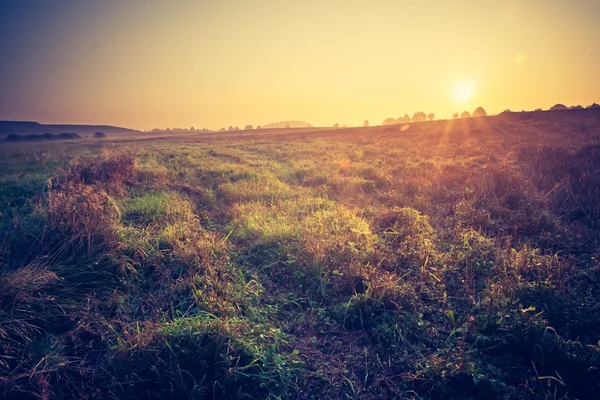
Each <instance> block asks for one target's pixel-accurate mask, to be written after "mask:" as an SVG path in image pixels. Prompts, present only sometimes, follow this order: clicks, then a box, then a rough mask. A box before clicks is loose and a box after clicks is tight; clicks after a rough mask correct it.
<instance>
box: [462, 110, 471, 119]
mask: <svg viewBox="0 0 600 400" xmlns="http://www.w3.org/2000/svg"><path fill="white" fill-rule="evenodd" d="M470 116H471V113H469V112H468V111H463V112H462V113H461V114H460V117H461V118H469V117H470Z"/></svg>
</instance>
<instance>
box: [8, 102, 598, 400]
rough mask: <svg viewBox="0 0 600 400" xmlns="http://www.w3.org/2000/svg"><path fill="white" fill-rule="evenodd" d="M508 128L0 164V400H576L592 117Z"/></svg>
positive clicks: (23, 158) (479, 125) (594, 263)
mask: <svg viewBox="0 0 600 400" xmlns="http://www.w3.org/2000/svg"><path fill="white" fill-rule="evenodd" d="M518 115H519V114H518V113H516V114H515V115H514V116H513V115H502V116H498V117H489V118H485V119H481V120H478V121H471V120H461V121H434V122H427V123H426V124H412V125H411V126H409V127H408V129H406V128H404V129H402V127H400V126H385V127H371V128H368V129H363V128H360V129H349V130H343V129H338V130H322V131H311V132H308V131H307V132H305V133H302V134H296V133H294V134H291V133H285V134H282V133H276V132H275V133H274V132H270V131H269V132H263V133H256V132H253V135H254V136H253V137H252V139H248V138H244V137H243V135H242V136H240V138H239V139H238V138H237V137H231V138H230V140H227V141H225V140H212V139H209V138H208V137H205V136H203V135H199V136H189V137H186V138H185V139H168V140H167V139H153V140H147V141H146V140H140V141H136V140H132V141H128V142H120V141H118V140H113V139H111V138H110V137H108V138H106V139H104V140H103V142H102V143H96V142H79V143H76V144H74V143H49V144H12V145H10V146H6V147H2V148H0V152H1V154H0V171H2V173H1V175H0V184H1V187H0V213H1V214H2V215H0V226H1V228H0V229H1V230H0V285H1V286H0V398H8V399H13V398H42V399H46V398H48V399H49V398H56V399H67V398H84V399H97V398H104V397H106V396H110V397H114V398H123V399H134V398H186V399H200V398H203V399H205V398H208V399H210V398H255V399H258V398H261V399H262V398H270V399H276V398H280V399H292V398H299V399H309V398H324V399H339V398H361V399H380V398H404V397H406V398H414V399H417V398H422V399H446V398H473V399H480V398H490V399H492V398H497V399H500V398H507V399H512V398H514V399H517V398H518V399H532V400H537V399H546V398H556V399H595V398H596V397H597V393H598V392H600V387H599V386H598V385H599V384H600V383H599V382H600V372H598V371H599V369H598V368H597V366H598V365H600V357H599V356H598V354H600V347H599V341H600V334H599V332H600V330H599V329H598V326H599V324H600V311H599V310H600V304H599V302H598V301H599V300H598V299H600V289H599V288H600V285H598V279H599V278H598V270H599V268H600V261H599V260H600V257H599V254H600V245H599V243H600V233H599V230H598V227H599V226H600V225H599V224H600V220H599V213H598V206H597V204H596V203H597V201H596V199H597V197H598V196H597V193H598V190H600V180H599V179H598V176H600V174H599V173H598V172H599V170H600V169H599V168H600V165H598V159H600V158H598V142H599V137H598V134H599V132H600V131H599V130H598V129H599V128H598V127H599V126H600V121H599V120H598V118H597V117H596V116H593V117H590V119H589V120H588V121H587V122H586V124H588V125H589V128H586V132H585V133H581V132H580V131H579V126H580V123H581V121H577V120H572V119H570V118H571V117H569V114H568V113H566V114H565V117H564V118H562V119H561V120H560V121H556V120H553V119H552V118H553V117H552V118H550V117H547V116H544V115H543V113H542V114H540V115H539V116H534V117H532V118H530V119H527V120H522V119H520V118H519V117H518ZM546 118H549V119H548V120H546ZM558 122H560V129H558V128H556V126H557V125H556V123H558ZM586 126H587V125H586ZM302 135H304V136H302ZM211 138H216V139H218V138H217V137H214V136H211ZM49 180H50V181H49ZM49 184H50V185H49Z"/></svg>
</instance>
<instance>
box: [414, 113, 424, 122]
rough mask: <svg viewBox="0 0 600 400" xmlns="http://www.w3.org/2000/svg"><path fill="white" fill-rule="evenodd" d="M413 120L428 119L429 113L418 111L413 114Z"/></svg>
mask: <svg viewBox="0 0 600 400" xmlns="http://www.w3.org/2000/svg"><path fill="white" fill-rule="evenodd" d="M412 120H413V122H421V121H427V115H426V114H425V113H424V112H423V111H417V112H416V113H414V114H413V117H412Z"/></svg>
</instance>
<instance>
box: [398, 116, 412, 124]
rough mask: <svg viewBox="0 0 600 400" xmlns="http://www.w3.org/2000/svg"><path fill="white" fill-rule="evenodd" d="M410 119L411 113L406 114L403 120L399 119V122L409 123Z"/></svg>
mask: <svg viewBox="0 0 600 400" xmlns="http://www.w3.org/2000/svg"><path fill="white" fill-rule="evenodd" d="M410 121H411V119H410V115H408V114H404V118H403V120H402V121H398V122H405V123H407V124H408V123H409V122H410Z"/></svg>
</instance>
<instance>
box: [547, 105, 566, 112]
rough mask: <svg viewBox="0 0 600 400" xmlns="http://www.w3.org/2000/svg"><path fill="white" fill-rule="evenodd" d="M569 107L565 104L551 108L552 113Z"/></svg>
mask: <svg viewBox="0 0 600 400" xmlns="http://www.w3.org/2000/svg"><path fill="white" fill-rule="evenodd" d="M566 109H567V106H565V105H564V104H560V103H559V104H555V105H553V106H552V107H550V111H556V110H566Z"/></svg>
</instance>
